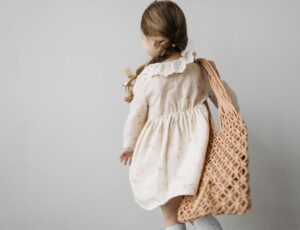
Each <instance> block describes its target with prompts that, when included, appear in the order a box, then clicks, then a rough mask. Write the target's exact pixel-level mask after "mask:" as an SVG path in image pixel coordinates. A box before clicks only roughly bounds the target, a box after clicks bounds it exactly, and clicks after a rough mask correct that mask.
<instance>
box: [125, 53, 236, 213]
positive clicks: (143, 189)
mask: <svg viewBox="0 0 300 230" xmlns="http://www.w3.org/2000/svg"><path fill="white" fill-rule="evenodd" d="M195 58H196V52H195V51H190V50H184V51H182V53H181V57H180V58H179V59H176V60H171V61H166V62H161V63H154V64H150V65H148V66H147V67H146V68H144V70H143V71H142V72H141V73H140V74H139V75H138V77H137V78H136V81H135V84H134V86H133V93H134V99H133V100H132V102H131V104H130V109H129V114H128V116H127V119H126V122H125V126H124V130H123V144H122V148H123V150H124V151H125V150H132V151H133V157H132V162H131V165H130V166H129V181H130V186H131V189H132V192H133V197H134V200H135V202H136V203H137V204H138V205H139V206H140V207H141V208H143V209H146V210H152V209H154V208H156V207H158V206H160V205H162V204H164V203H166V202H167V201H168V200H169V199H170V198H172V197H175V196H179V195H194V194H195V193H196V192H197V188H198V185H199V181H200V177H201V172H202V167H203V164H204V158H205V153H206V148H207V143H208V136H209V120H208V111H207V109H206V107H205V105H204V104H203V102H204V101H205V100H206V99H207V98H208V97H209V98H210V99H211V100H212V102H213V103H214V105H217V102H216V98H215V95H214V93H213V91H212V90H211V88H210V85H209V81H208V76H207V75H205V72H204V71H202V69H201V68H200V67H199V65H198V64H197V63H195V62H193V61H194V60H195ZM222 81H223V83H224V85H225V88H226V90H228V92H229V93H230V96H231V97H232V99H233V103H234V105H235V107H236V109H237V110H239V107H238V103H237V97H236V95H235V93H234V92H233V90H232V89H231V88H230V87H229V86H228V84H227V83H226V82H225V81H224V80H222Z"/></svg>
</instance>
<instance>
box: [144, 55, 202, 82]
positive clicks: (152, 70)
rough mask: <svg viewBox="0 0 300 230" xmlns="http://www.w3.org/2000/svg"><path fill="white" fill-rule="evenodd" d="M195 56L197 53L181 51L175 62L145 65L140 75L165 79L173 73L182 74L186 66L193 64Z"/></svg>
mask: <svg viewBox="0 0 300 230" xmlns="http://www.w3.org/2000/svg"><path fill="white" fill-rule="evenodd" d="M196 55H197V53H196V52H195V51H193V50H183V51H182V52H181V56H180V57H179V58H177V59H175V60H170V61H165V62H158V63H152V64H149V65H147V66H146V67H145V68H144V70H143V71H142V72H141V75H144V74H147V75H149V74H150V75H151V76H152V77H153V76H156V75H161V76H164V77H167V76H170V75H171V74H173V73H182V72H183V71H184V70H185V69H186V65H187V64H189V63H192V62H194V60H195V57H196Z"/></svg>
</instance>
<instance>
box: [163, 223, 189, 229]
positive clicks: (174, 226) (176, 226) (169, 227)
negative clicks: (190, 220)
mask: <svg viewBox="0 0 300 230" xmlns="http://www.w3.org/2000/svg"><path fill="white" fill-rule="evenodd" d="M166 230H186V227H185V224H174V225H171V226H168V227H166Z"/></svg>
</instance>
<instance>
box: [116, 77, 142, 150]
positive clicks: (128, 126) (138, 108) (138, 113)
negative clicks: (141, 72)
mask: <svg viewBox="0 0 300 230" xmlns="http://www.w3.org/2000/svg"><path fill="white" fill-rule="evenodd" d="M144 83H145V81H144V79H142V77H141V76H138V77H137V78H136V80H135V82H134V85H133V88H132V92H133V95H134V96H133V99H132V101H131V103H130V107H129V113H128V115H127V118H126V121H125V125H124V129H123V143H122V149H123V151H133V150H134V147H135V144H136V141H137V139H138V137H139V134H140V132H141V131H142V128H143V127H144V125H145V123H146V121H147V117H148V102H147V100H146V96H145V84H144Z"/></svg>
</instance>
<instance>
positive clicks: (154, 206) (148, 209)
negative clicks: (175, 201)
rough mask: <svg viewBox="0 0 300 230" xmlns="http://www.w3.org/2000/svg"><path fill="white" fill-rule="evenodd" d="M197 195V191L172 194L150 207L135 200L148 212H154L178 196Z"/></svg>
mask: <svg viewBox="0 0 300 230" xmlns="http://www.w3.org/2000/svg"><path fill="white" fill-rule="evenodd" d="M195 194H196V191H195V190H192V191H191V190H189V191H180V192H176V193H171V194H168V195H167V196H166V197H165V198H164V199H162V200H160V201H158V202H155V203H154V204H152V205H149V206H145V205H143V204H141V203H140V202H138V200H137V199H136V198H134V200H135V202H136V203H137V204H138V205H139V206H140V207H141V208H143V209H145V210H147V211H151V210H154V209H156V208H158V207H159V206H161V205H164V204H165V203H167V202H168V201H169V200H170V199H172V198H173V197H176V196H186V195H187V196H191V195H195Z"/></svg>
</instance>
